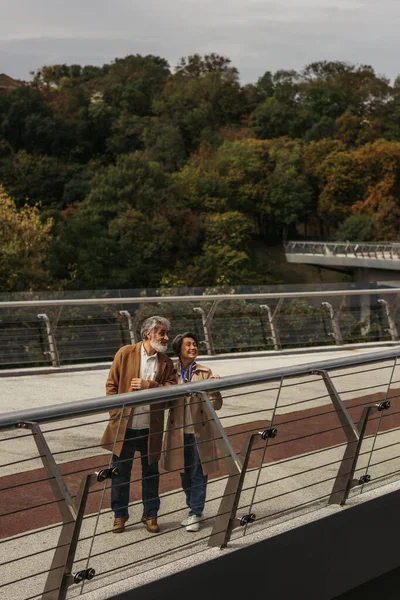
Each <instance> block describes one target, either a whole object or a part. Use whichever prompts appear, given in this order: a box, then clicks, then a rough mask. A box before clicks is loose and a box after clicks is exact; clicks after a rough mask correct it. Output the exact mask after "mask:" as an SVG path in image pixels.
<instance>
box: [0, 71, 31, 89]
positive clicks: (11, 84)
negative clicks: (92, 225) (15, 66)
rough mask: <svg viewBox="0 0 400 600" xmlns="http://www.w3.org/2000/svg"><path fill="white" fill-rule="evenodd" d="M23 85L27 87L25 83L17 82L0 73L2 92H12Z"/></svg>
mask: <svg viewBox="0 0 400 600" xmlns="http://www.w3.org/2000/svg"><path fill="white" fill-rule="evenodd" d="M23 85H25V84H24V82H23V81H17V80H16V79H13V78H12V77H9V76H8V75H5V74H4V73H0V92H3V91H4V92H12V91H13V90H16V89H17V88H20V87H22V86H23Z"/></svg>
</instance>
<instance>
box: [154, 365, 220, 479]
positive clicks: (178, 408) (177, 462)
mask: <svg viewBox="0 0 400 600" xmlns="http://www.w3.org/2000/svg"><path fill="white" fill-rule="evenodd" d="M193 367H194V368H193V374H192V382H195V381H202V380H204V379H209V378H210V375H211V374H212V373H211V370H210V369H209V368H208V367H203V366H202V365H198V364H196V363H194V365H193ZM178 368H179V365H178ZM208 397H209V398H210V400H211V403H212V405H213V407H214V409H215V410H219V409H220V408H221V406H222V396H221V394H220V393H219V392H210V393H209V394H208ZM168 406H170V407H171V408H170V410H169V414H168V421H167V428H166V429H167V430H166V434H165V437H164V443H163V452H162V456H161V466H162V468H163V469H165V470H166V471H174V470H178V469H182V471H183V470H184V465H185V460H184V448H183V445H184V443H183V442H184V438H183V434H184V425H185V398H184V397H182V398H177V399H176V400H171V401H170V402H169V403H168ZM190 408H191V413H192V421H193V426H194V431H195V437H196V443H197V449H198V451H199V456H200V460H201V463H202V467H203V473H204V475H209V474H210V473H214V472H215V471H218V468H219V463H218V452H217V444H216V442H215V439H214V438H215V434H214V432H213V429H212V427H211V415H210V414H209V410H208V407H207V404H206V402H205V401H204V400H203V397H202V396H201V395H200V394H191V395H190Z"/></svg>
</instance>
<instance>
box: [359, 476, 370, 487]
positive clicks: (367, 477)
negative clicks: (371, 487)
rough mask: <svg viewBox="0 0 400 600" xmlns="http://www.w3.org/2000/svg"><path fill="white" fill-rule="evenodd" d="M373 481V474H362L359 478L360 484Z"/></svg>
mask: <svg viewBox="0 0 400 600" xmlns="http://www.w3.org/2000/svg"><path fill="white" fill-rule="evenodd" d="M370 481H371V475H362V476H361V477H360V479H359V480H358V483H359V485H364V483H369V482H370Z"/></svg>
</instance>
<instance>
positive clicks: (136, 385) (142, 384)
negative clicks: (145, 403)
mask: <svg viewBox="0 0 400 600" xmlns="http://www.w3.org/2000/svg"><path fill="white" fill-rule="evenodd" d="M148 387H149V385H148V382H147V380H146V379H139V378H138V377H136V378H134V379H132V381H131V388H132V390H147V389H148Z"/></svg>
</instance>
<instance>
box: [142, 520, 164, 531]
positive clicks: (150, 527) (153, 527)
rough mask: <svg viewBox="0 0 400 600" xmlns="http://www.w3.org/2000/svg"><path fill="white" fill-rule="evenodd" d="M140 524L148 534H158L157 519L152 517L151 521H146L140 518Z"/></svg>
mask: <svg viewBox="0 0 400 600" xmlns="http://www.w3.org/2000/svg"><path fill="white" fill-rule="evenodd" d="M142 523H144V524H145V525H146V529H147V531H148V532H149V533H159V532H160V528H159V526H158V523H157V517H153V518H152V519H146V518H145V517H142Z"/></svg>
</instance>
